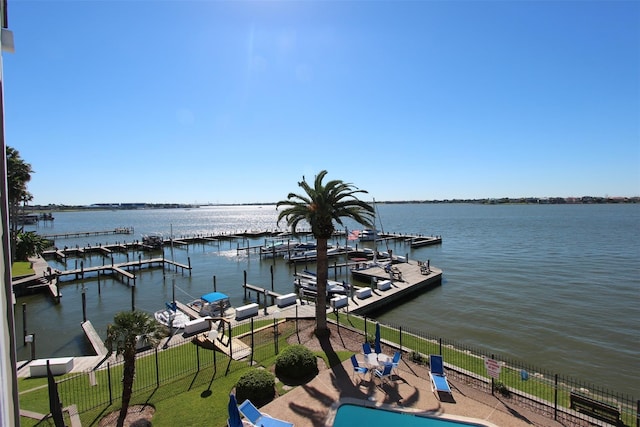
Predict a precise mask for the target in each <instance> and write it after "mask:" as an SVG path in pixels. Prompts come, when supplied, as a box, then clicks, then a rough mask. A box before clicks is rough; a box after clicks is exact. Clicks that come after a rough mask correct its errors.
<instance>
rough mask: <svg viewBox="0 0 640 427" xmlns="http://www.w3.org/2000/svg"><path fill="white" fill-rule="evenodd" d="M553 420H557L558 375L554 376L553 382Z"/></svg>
mask: <svg viewBox="0 0 640 427" xmlns="http://www.w3.org/2000/svg"><path fill="white" fill-rule="evenodd" d="M553 419H554V420H555V421H557V420H558V374H555V375H554V381H553Z"/></svg>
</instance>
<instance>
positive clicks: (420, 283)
mask: <svg viewBox="0 0 640 427" xmlns="http://www.w3.org/2000/svg"><path fill="white" fill-rule="evenodd" d="M393 267H394V268H395V269H396V270H395V271H392V274H391V275H390V273H389V272H387V271H386V270H385V269H384V268H382V267H371V268H368V269H366V270H363V271H361V272H360V274H361V275H363V277H369V278H370V279H371V286H363V287H359V288H354V289H352V290H351V294H350V295H345V296H343V298H341V302H342V304H343V305H340V306H339V307H337V306H329V307H327V312H328V313H329V312H336V313H339V314H347V315H348V314H349V313H354V314H358V315H367V314H369V313H374V312H377V311H380V310H383V309H384V308H385V307H389V306H390V303H393V302H395V301H399V300H402V299H406V298H410V297H412V296H414V295H416V294H419V293H422V292H425V291H427V290H429V289H432V288H434V287H436V286H439V285H440V284H441V281H442V270H440V269H438V268H435V267H430V268H429V270H428V271H426V270H425V269H424V265H423V263H421V262H419V261H409V262H407V263H400V264H394V265H393ZM392 277H393V278H392ZM383 281H384V282H390V283H387V285H388V287H385V288H384V289H382V287H380V286H378V285H379V284H381V282H383ZM243 287H245V290H246V291H247V292H254V293H255V294H256V298H259V296H260V295H263V296H264V295H267V296H271V297H272V298H275V297H277V296H280V295H279V294H277V293H275V292H272V291H270V290H269V289H267V288H263V287H260V286H256V285H250V284H243ZM308 296H309V295H303V296H302V298H297V299H296V301H295V304H294V303H292V304H291V305H288V306H286V307H278V306H277V305H273V304H272V305H268V306H265V303H266V301H264V302H263V304H262V306H261V307H260V309H259V310H258V313H257V314H256V315H255V316H252V317H253V318H254V319H259V320H264V319H274V320H275V321H283V320H284V319H296V318H297V319H313V318H315V309H316V306H315V301H314V298H313V297H311V298H306V297H308ZM330 302H331V300H328V301H327V303H328V304H329V303H330ZM176 304H177V306H178V308H179V309H180V310H181V311H183V312H185V313H187V315H189V316H190V317H191V318H192V319H198V318H200V316H199V315H198V313H197V312H195V311H194V310H193V309H191V308H190V307H188V306H187V305H186V304H183V303H180V302H179V301H176ZM225 318H226V322H227V323H228V324H229V325H231V328H233V327H234V326H236V325H237V324H238V323H240V322H245V321H246V319H236V318H235V310H234V309H229V310H227V312H226V316H225ZM82 329H83V331H84V333H85V335H86V337H87V339H88V340H89V342H90V343H91V345H92V347H93V348H94V350H95V352H96V356H82V357H75V358H74V366H73V369H72V370H71V372H86V371H87V370H88V369H95V368H98V367H99V366H101V365H102V364H103V363H104V362H105V360H107V354H108V350H107V348H106V346H105V345H104V343H103V342H102V339H101V338H100V336H99V334H98V333H97V332H96V331H95V329H94V328H93V326H92V325H91V322H90V321H86V322H83V323H82ZM214 329H218V322H210V326H209V328H208V329H207V330H204V331H199V332H197V333H194V334H186V333H184V332H182V333H176V334H174V335H170V336H168V337H166V338H164V339H163V340H162V341H161V342H160V344H159V345H158V349H159V350H161V351H162V350H163V349H165V348H168V347H169V344H171V347H173V346H175V345H182V344H188V343H192V342H193V341H194V338H195V340H196V341H198V342H199V343H200V344H201V345H207V343H208V344H210V345H215V346H216V348H217V349H218V350H219V351H222V352H224V353H225V354H229V355H231V354H232V356H231V357H233V358H234V359H239V358H240V359H241V358H244V357H247V356H248V355H249V354H250V349H248V346H247V345H246V344H244V343H242V342H241V341H240V340H239V339H237V338H234V339H233V342H232V343H231V345H230V346H229V345H225V344H224V342H223V341H224V333H222V334H221V333H220V332H219V338H221V339H222V341H220V340H218V341H219V342H216V343H215V344H214V343H213V342H211V341H209V340H208V335H209V332H211V331H212V330H214ZM114 357H115V356H114V355H112V356H111V358H114ZM109 360H111V359H109ZM113 360H114V361H115V359H113ZM30 363H31V362H20V364H19V369H18V376H19V377H28V376H30V370H29V369H28V366H29V364H30Z"/></svg>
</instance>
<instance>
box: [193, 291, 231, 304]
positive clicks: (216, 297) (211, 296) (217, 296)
mask: <svg viewBox="0 0 640 427" xmlns="http://www.w3.org/2000/svg"><path fill="white" fill-rule="evenodd" d="M200 298H201V299H202V300H204V301H206V302H208V303H212V302H217V301H221V300H225V299H229V296H228V295H226V294H223V293H222V292H210V293H208V294H204V295H202V296H201V297H200Z"/></svg>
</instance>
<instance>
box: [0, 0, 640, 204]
mask: <svg viewBox="0 0 640 427" xmlns="http://www.w3.org/2000/svg"><path fill="white" fill-rule="evenodd" d="M8 10H9V29H11V30H12V31H13V33H14V39H15V50H16V51H15V53H13V54H8V53H5V54H4V55H3V59H4V89H5V98H4V102H5V132H6V143H7V145H9V146H12V147H14V148H16V149H17V150H18V151H19V152H20V154H21V156H22V157H23V159H24V160H25V161H27V162H28V163H30V164H31V165H32V167H33V169H34V171H35V173H34V174H33V177H32V180H31V182H30V183H29V191H30V192H31V193H32V194H33V195H34V200H33V202H32V204H48V203H62V204H91V203H109V202H149V203H163V202H183V203H254V202H276V201H278V200H282V199H285V198H286V196H287V194H288V193H289V192H292V191H293V192H298V191H299V187H298V186H297V183H298V181H299V180H300V179H301V178H302V176H303V175H304V176H305V177H306V178H307V179H308V180H312V179H313V177H314V175H315V174H317V173H318V172H319V171H320V170H323V169H326V170H327V171H328V172H329V173H328V176H327V178H328V179H341V180H343V181H345V182H349V183H352V184H354V185H355V186H357V187H359V188H361V189H364V190H367V191H368V192H369V195H367V196H363V198H364V199H370V198H375V199H376V200H380V201H386V200H433V199H453V198H484V197H526V196H534V197H546V196H551V197H571V196H583V195H591V196H607V195H608V196H638V195H640V2H637V1H534V2H528V1H407V2H403V1H399V2H397V1H393V2H392V1H260V2H243V1H205V0H201V1H182V0H181V1H177V0H175V1H142V0H138V1H127V0H122V1H88V0H84V1H55V2H54V1H33V0H28V1H25V0H9V8H8Z"/></svg>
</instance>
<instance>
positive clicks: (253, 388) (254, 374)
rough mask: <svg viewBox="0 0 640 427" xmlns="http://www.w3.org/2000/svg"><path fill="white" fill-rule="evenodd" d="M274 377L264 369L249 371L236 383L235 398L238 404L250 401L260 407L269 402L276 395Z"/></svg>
mask: <svg viewBox="0 0 640 427" xmlns="http://www.w3.org/2000/svg"><path fill="white" fill-rule="evenodd" d="M275 386H276V379H275V376H274V375H273V374H272V373H271V372H269V371H266V370H264V369H251V370H250V371H249V372H247V373H246V374H244V375H243V376H242V377H240V379H239V380H238V382H237V383H236V398H237V399H238V402H239V403H241V402H244V401H245V399H249V400H251V401H252V402H253V403H255V404H256V405H258V406H260V405H263V404H265V403H267V402H269V401H271V400H272V399H273V398H274V396H275V395H276V389H275Z"/></svg>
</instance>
